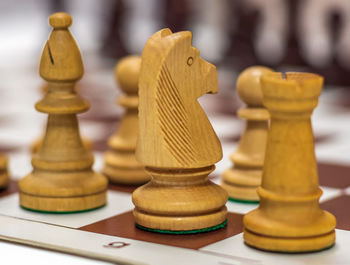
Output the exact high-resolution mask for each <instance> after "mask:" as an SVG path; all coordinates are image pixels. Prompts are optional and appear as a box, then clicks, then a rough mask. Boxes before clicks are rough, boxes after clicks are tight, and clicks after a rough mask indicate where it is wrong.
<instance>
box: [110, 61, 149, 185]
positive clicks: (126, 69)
mask: <svg viewBox="0 0 350 265" xmlns="http://www.w3.org/2000/svg"><path fill="white" fill-rule="evenodd" d="M140 67H141V57H139V56H127V57H125V58H123V59H122V60H120V61H119V63H118V64H117V66H116V68H115V77H116V80H117V83H119V85H120V88H121V89H122V91H123V92H125V93H126V95H123V96H121V97H119V99H118V103H119V105H120V106H122V107H124V108H126V112H125V113H124V116H123V117H122V119H121V122H120V125H119V128H118V130H117V131H116V132H115V134H114V135H113V136H112V137H111V138H110V139H109V140H108V146H109V150H108V151H107V152H106V153H105V157H104V159H105V166H104V168H103V173H104V174H105V175H106V176H107V177H108V178H109V180H110V181H111V182H112V183H118V184H130V185H138V184H144V183H146V182H147V181H149V180H150V176H149V175H148V174H147V173H146V171H145V170H144V167H143V166H142V165H141V164H140V163H139V162H138V161H137V160H136V157H135V150H136V139H137V133H138V126H139V125H138V105H139V98H138V95H137V93H138V82H139V75H140Z"/></svg>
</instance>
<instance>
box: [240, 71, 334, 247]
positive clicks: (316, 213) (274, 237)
mask: <svg viewBox="0 0 350 265" xmlns="http://www.w3.org/2000/svg"><path fill="white" fill-rule="evenodd" d="M261 82H262V91H263V102H264V105H265V106H266V107H267V109H268V110H269V112H270V115H271V124H270V130H269V133H268V140H267V149H266V154H265V162H264V170H263V177H262V184H261V187H259V188H258V194H259V197H260V206H259V208H258V209H256V210H253V211H251V212H249V213H248V214H246V215H245V217H244V220H243V222H244V226H245V230H244V240H245V242H246V243H247V244H248V245H251V246H254V247H257V248H261V249H265V250H272V251H282V252H309V251H315V250H321V249H324V248H327V247H329V246H331V245H332V244H333V243H334V241H335V232H334V228H335V225H336V220H335V218H334V216H333V215H332V214H330V213H329V212H326V211H323V210H322V209H321V208H320V206H319V198H320V196H321V194H322V191H321V189H320V188H319V184H318V174H317V164H316V157H315V151H314V139H313V133H312V128H311V114H312V111H313V109H314V108H315V107H316V106H317V103H318V97H319V95H320V93H321V90H322V82H323V79H322V77H320V76H319V75H316V74H310V73H287V74H286V79H283V77H282V74H281V73H273V74H266V75H263V76H262V77H261Z"/></svg>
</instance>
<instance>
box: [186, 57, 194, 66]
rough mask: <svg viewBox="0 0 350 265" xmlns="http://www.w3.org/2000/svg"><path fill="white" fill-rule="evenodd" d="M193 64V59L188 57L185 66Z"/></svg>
mask: <svg viewBox="0 0 350 265" xmlns="http://www.w3.org/2000/svg"><path fill="white" fill-rule="evenodd" d="M192 64H193V57H188V59H187V65H189V66H191V65H192Z"/></svg>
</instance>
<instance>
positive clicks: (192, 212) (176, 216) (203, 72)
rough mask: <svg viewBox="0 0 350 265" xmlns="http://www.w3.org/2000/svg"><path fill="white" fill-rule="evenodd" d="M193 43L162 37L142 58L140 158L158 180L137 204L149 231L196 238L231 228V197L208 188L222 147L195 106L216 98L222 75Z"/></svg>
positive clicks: (186, 36)
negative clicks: (206, 98) (212, 96)
mask: <svg viewBox="0 0 350 265" xmlns="http://www.w3.org/2000/svg"><path fill="white" fill-rule="evenodd" d="M191 41H192V34H191V32H187V31H186V32H178V33H175V34H173V33H172V32H171V31H170V30H169V29H163V30H160V31H158V32H157V33H155V34H154V35H152V36H151V38H150V39H149V40H148V41H147V43H146V46H145V48H144V50H143V54H142V63H141V73H140V80H139V89H140V91H139V97H140V98H139V100H140V105H139V134H138V140H137V147H136V157H137V159H138V160H139V161H140V162H141V164H143V165H144V166H145V169H146V171H147V172H148V173H149V174H150V175H151V176H152V180H151V181H150V182H148V183H147V184H145V185H144V186H142V187H140V188H138V189H137V190H135V191H134V193H133V196H132V199H133V203H134V205H135V209H134V217H135V221H136V224H137V225H138V226H139V227H141V228H144V229H146V230H152V231H156V232H165V233H178V232H179V233H195V232H199V231H208V230H212V229H216V228H219V227H222V226H224V225H225V223H226V214H227V210H226V206H225V203H226V201H227V193H226V192H225V190H224V189H222V188H221V187H220V186H218V185H216V184H214V183H212V182H211V181H209V180H208V175H209V174H210V173H211V172H212V171H213V170H214V169H215V166H214V164H215V163H216V162H218V161H220V160H221V158H222V149H221V144H220V141H219V139H218V137H217V136H216V134H215V132H214V130H213V128H212V126H211V124H210V122H209V120H208V118H207V116H206V114H205V113H204V111H203V110H202V108H201V106H200V105H199V103H198V101H197V98H199V97H200V96H202V95H204V94H207V93H217V72H216V68H215V66H213V65H211V64H210V63H208V62H206V61H204V60H203V59H201V58H200V56H199V52H198V50H197V49H195V48H194V47H192V45H191Z"/></svg>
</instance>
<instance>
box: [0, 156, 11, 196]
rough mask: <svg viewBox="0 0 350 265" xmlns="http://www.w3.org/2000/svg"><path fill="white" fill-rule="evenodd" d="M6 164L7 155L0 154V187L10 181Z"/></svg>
mask: <svg viewBox="0 0 350 265" xmlns="http://www.w3.org/2000/svg"><path fill="white" fill-rule="evenodd" d="M7 164H8V158H7V156H6V155H5V154H0V189H4V188H6V187H7V185H8V184H9V181H10V178H9V175H8V170H7Z"/></svg>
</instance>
